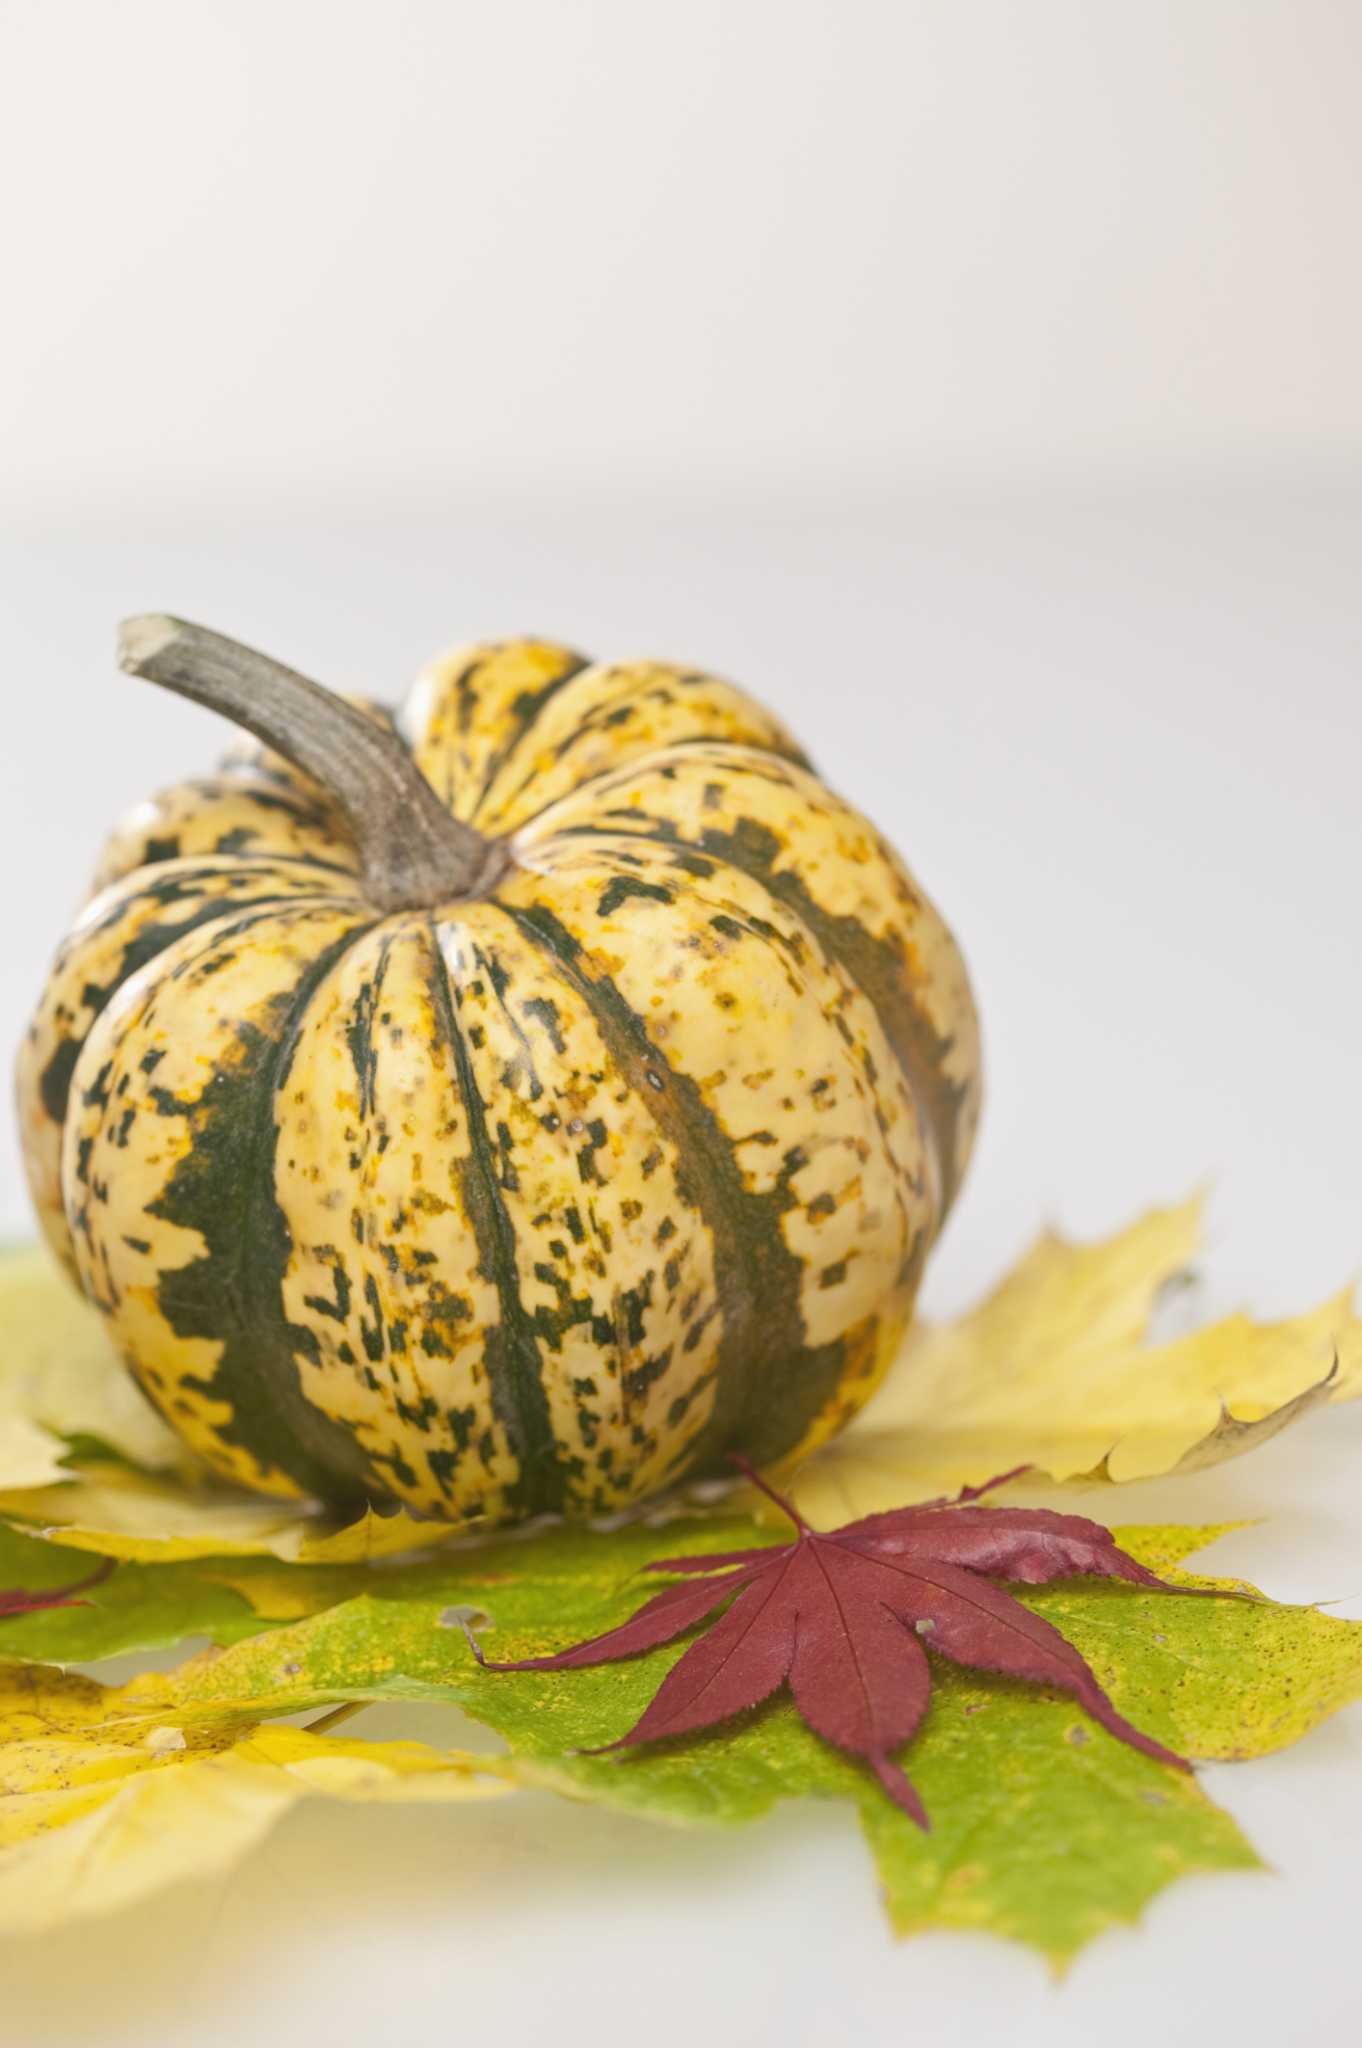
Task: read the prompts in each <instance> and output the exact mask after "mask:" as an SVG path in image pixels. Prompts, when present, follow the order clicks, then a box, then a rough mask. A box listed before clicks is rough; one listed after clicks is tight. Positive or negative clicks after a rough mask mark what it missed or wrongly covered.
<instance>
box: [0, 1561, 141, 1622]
mask: <svg viewBox="0 0 1362 2048" xmlns="http://www.w3.org/2000/svg"><path fill="white" fill-rule="evenodd" d="M113 1568H114V1560H113V1558H111V1557H106V1558H105V1559H104V1561H103V1563H102V1564H100V1565H98V1566H96V1568H95V1570H94V1571H92V1572H91V1573H90V1574H89V1575H88V1577H86V1578H83V1579H77V1580H76V1582H75V1584H74V1585H70V1586H49V1587H48V1588H47V1589H46V1590H45V1591H44V1592H41V1593H29V1592H26V1591H25V1589H24V1588H23V1587H22V1586H13V1587H10V1588H9V1589H8V1591H0V1621H14V1620H16V1619H17V1618H18V1616H19V1615H21V1614H39V1613H41V1612H42V1610H43V1609H44V1608H46V1607H88V1606H89V1605H90V1603H89V1601H88V1600H82V1599H80V1598H79V1597H78V1596H79V1595H80V1594H82V1593H87V1592H88V1591H89V1590H90V1588H91V1586H97V1585H99V1583H100V1581H101V1580H103V1579H107V1578H108V1576H109V1573H110V1572H111V1571H112V1570H113Z"/></svg>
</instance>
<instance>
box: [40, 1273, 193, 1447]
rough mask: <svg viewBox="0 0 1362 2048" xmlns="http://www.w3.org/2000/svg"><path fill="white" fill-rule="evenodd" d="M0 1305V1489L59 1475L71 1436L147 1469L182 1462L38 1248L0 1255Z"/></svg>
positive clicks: (90, 1317)
mask: <svg viewBox="0 0 1362 2048" xmlns="http://www.w3.org/2000/svg"><path fill="white" fill-rule="evenodd" d="M0 1303H3V1333H2V1339H0V1486H24V1487H29V1486H46V1485H48V1484H49V1483H50V1482H51V1481H53V1480H57V1479H62V1478H64V1477H65V1476H66V1475H65V1472H64V1470H63V1466H62V1460H63V1458H64V1457H65V1455H66V1451H67V1446H68V1439H70V1438H79V1437H94V1438H97V1439H98V1440H99V1441H100V1442H101V1443H104V1444H107V1445H108V1446H109V1448H110V1449H111V1450H115V1451H119V1452H121V1453H122V1454H123V1456H125V1457H127V1458H131V1459H132V1460H133V1461H134V1462H135V1463H136V1464H138V1465H141V1466H143V1467H145V1468H146V1469H147V1470H149V1471H168V1470H170V1469H172V1468H174V1467H175V1466H178V1465H179V1464H180V1463H181V1461H182V1460H183V1457H184V1452H183V1449H182V1447H181V1445H180V1442H179V1439H178V1438H177V1437H176V1436H175V1435H174V1434H173V1432H172V1431H171V1430H169V1429H168V1428H167V1427H166V1425H165V1423H164V1422H162V1420H161V1418H160V1416H159V1415H158V1414H157V1413H156V1410H155V1409H154V1408H153V1407H152V1406H151V1404H150V1402H149V1401H147V1400H145V1399H144V1397H143V1396H142V1395H141V1394H140V1393H139V1392H138V1390H137V1387H136V1384H135V1383H134V1381H133V1379H132V1376H131V1374H129V1373H127V1372H125V1371H124V1369H123V1367H122V1365H121V1364H120V1363H119V1360H118V1358H117V1356H116V1355H115V1353H114V1351H113V1349H112V1347H111V1345H110V1343H109V1340H108V1338H107V1336H106V1335H105V1332H104V1326H103V1324H102V1323H101V1322H100V1319H99V1317H98V1316H97V1315H96V1314H95V1312H94V1310H93V1309H91V1308H89V1307H88V1306H87V1305H86V1303H85V1302H83V1301H82V1300H81V1298H80V1296H79V1295H78V1294H77V1293H76V1290H75V1289H74V1287H72V1286H71V1285H70V1284H69V1283H68V1282H67V1281H65V1280H64V1279H63V1278H62V1276H61V1275H60V1273H59V1272H58V1271H57V1268H56V1266H55V1265H54V1263H53V1261H52V1259H51V1257H50V1256H49V1255H48V1253H47V1252H46V1251H45V1250H41V1249H39V1248H36V1247H34V1248H29V1249H25V1250H22V1251H8V1252H4V1253H0Z"/></svg>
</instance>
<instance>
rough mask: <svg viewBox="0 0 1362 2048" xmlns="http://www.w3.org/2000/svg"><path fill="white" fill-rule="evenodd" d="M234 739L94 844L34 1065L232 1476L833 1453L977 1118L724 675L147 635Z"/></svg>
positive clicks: (879, 919) (882, 875)
mask: <svg viewBox="0 0 1362 2048" xmlns="http://www.w3.org/2000/svg"><path fill="white" fill-rule="evenodd" d="M122 659H123V665H124V667H125V668H127V669H129V670H130V671H131V672H133V673H135V674H138V675H142V676H145V677H147V678H148V679H150V680H151V681H154V682H157V683H160V684H162V685H164V686H166V687H168V688H170V689H173V690H175V691H177V692H179V693H180V694H181V695H185V696H189V697H192V698H194V699H196V700H197V701H199V702H201V703H205V704H208V705H211V706H212V707H214V708H215V709H217V710H219V711H221V712H223V713H224V714H226V715H227V716H229V717H231V718H233V719H234V720H235V721H236V722H237V723H238V724H240V725H242V726H245V727H246V728H247V729H248V730H249V731H250V732H252V733H253V734H254V735H255V736H256V742H257V743H256V745H255V746H254V748H253V749H252V750H251V751H249V752H238V753H237V754H236V755H235V756H234V757H232V758H230V759H229V762H228V764H227V765H226V766H225V767H224V768H223V769H222V770H221V771H220V772H219V773H218V774H216V775H213V776H210V777H208V778H206V779H204V780H200V781H196V782H188V783H184V784H182V785H180V786H179V787H177V788H174V789H172V790H170V791H168V792H167V793H165V794H163V795H161V796H159V797H157V798H155V799H154V800H153V801H152V802H151V803H149V804H147V805H145V806H144V807H143V808H142V809H141V810H139V811H138V812H136V813H135V814H134V815H133V816H132V817H131V818H129V819H128V820H127V821H126V822H125V823H124V824H123V825H122V827H121V828H120V829H119V830H118V831H117V832H116V834H115V835H114V838H113V840H112V841H111V843H110V845H109V847H108V849H107V851H106V853H105V856H104V859H103V862H102V865H101V868H100V870H99V875H98V883H97V893H96V894H95V895H94V896H93V898H92V900H91V901H90V902H89V904H88V905H87V907H86V909H85V911H84V913H83V915H82V916H81V917H80V919H79V921H78V922H77V924H76V926H75V928H74V930H73V931H72V932H71V934H70V936H69V937H68V939H67V941H66V943H65V945H64V946H63V948H62V950H61V952H60V954H59V956H58V958H57V961H56V964H55V966H54V968H53V971H52V975H51V979H50V982H49V984H48V987H47V989H46V992H45V994H44V996H43V999H42V1002H41V1005H40V1007H39V1009H38V1012H37V1015H36V1017H35V1019H34V1022H33V1025H32V1028H31V1031H30V1033H29V1036H28V1039H27V1042H26V1044H25V1046H24V1048H23V1050H22V1053H21V1057H20V1066H19V1097H20V1105H21V1114H22V1128H23V1140H24V1147H25V1154H26V1159H27V1164H28V1170H29V1174H30V1179H31V1185H32V1190H33V1195H34V1199H35V1202H36V1205H37V1207H38V1210H39V1212H40V1214H41V1216H42V1220H43V1223H44V1226H45V1228H46V1230H47V1233H48V1235H49V1237H50V1240H51V1242H52V1244H53V1246H54V1247H55V1249H56V1251H57V1253H58V1255H59V1256H60V1257H61V1258H62V1259H63V1260H64V1261H65V1263H66V1264H67V1266H68V1267H69V1268H70V1270H71V1271H72V1272H73V1274H74V1275H75V1277H76V1279H77V1281H78V1283H79V1285H80V1287H81V1288H82V1289H83V1290H84V1292H85V1293H86V1295H88V1297H89V1298H90V1300H91V1301H93V1302H94V1303H96V1304H97V1306H98V1307H99V1309H100V1310H101V1311H102V1313H103V1315H104V1316H105V1318H106V1319H107V1322H108V1327H109V1329H110V1331H111V1333H112V1335H113V1338H114V1340H115V1342H116V1344H117V1346H118V1348H119V1350H120V1351H121V1352H122V1354H123V1356H124V1357H125V1358H126V1360H127V1362H128V1364H129V1366H130V1367H131V1369H132V1371H133V1372H134V1373H135V1375H136V1377H137V1379H138V1380H139V1382H140V1383H141V1385H142V1387H143V1388H144V1390H145V1391H146V1393H147V1394H148V1395H149V1396H150V1398H151V1400H152V1401H153V1402H154V1403H155V1405H156V1407H157V1408H158V1409H159V1410H160V1412H161V1413H162V1415H163V1416H164V1417H165V1418H166V1420H167V1421H168V1422H169V1423H170V1424H171V1425H172V1427H173V1428H174V1429H175V1430H176V1431H177V1432H178V1433H179V1434H180V1435H181V1437H182V1438H183V1439H184V1440H185V1441H186V1442H187V1443H188V1444H189V1445H190V1446H191V1447H192V1449H193V1450H194V1451H195V1452H197V1453H198V1454H199V1455H200V1456H201V1457H202V1458H203V1459H205V1460H206V1461H207V1462H208V1464H209V1465H210V1466H212V1467H213V1468H214V1469H215V1470H216V1471H217V1472H219V1473H220V1474H222V1475H224V1476H225V1477H227V1478H228V1479H230V1480H233V1481H236V1482H239V1483H241V1484H242V1485H244V1486H247V1487H250V1488H254V1489H258V1490H260V1491H263V1492H266V1493H273V1494H279V1495H294V1496H296V1495H313V1496H317V1497H319V1498H321V1499H323V1500H325V1501H327V1502H329V1503H331V1504H333V1505H335V1506H338V1507H346V1506H349V1505H351V1504H355V1503H358V1502H360V1501H362V1500H364V1499H394V1498H395V1499H398V1500H400V1501H402V1502H404V1503H405V1504H406V1505H408V1506H409V1507H411V1508H412V1509H414V1510H416V1511H418V1512H421V1511H424V1512H426V1513H429V1514H431V1515H433V1516H439V1517H442V1518H444V1519H446V1520H449V1521H452V1522H454V1523H456V1524H460V1525H467V1524H473V1523H484V1524H495V1523H501V1522H508V1521H512V1520H515V1519H517V1518H520V1517H524V1516H527V1515H532V1514H536V1513H540V1512H544V1511H560V1512H563V1513H566V1514H569V1515H578V1516H584V1515H595V1514H599V1513H604V1512H610V1511H614V1510H617V1509H619V1508H622V1507H628V1506H630V1505H632V1504H635V1503H637V1502H639V1501H641V1500H644V1499H647V1498H648V1497H650V1496H652V1495H654V1494H656V1493H658V1492H659V1491H660V1490H662V1489H664V1488H666V1487H668V1486H670V1485H672V1484H673V1483H675V1482H676V1481H678V1480H679V1479H682V1478H692V1477H703V1476H706V1475H711V1476H712V1475H717V1474H722V1473H723V1472H725V1470H726V1469H728V1457H729V1454H730V1453H731V1452H733V1451H735V1450H740V1451H742V1452H744V1453H745V1454H746V1455H747V1456H749V1457H750V1458H752V1459H753V1460H755V1461H757V1462H758V1463H771V1462H773V1461H776V1460H779V1459H781V1458H782V1457H784V1456H786V1455H787V1454H790V1453H792V1452H795V1451H796V1450H799V1449H801V1448H804V1447H808V1446H811V1445H812V1444H814V1443H816V1442H817V1441H819V1440H821V1439H822V1438H823V1437H824V1436H826V1435H827V1434H828V1433H830V1432H831V1431H833V1430H834V1429H836V1428H837V1427H838V1426H839V1425H840V1424H841V1423H843V1422H844V1421H845V1420H846V1419H847V1418H848V1417H849V1416H850V1415H851V1414H852V1412H853V1411H854V1410H855V1409H856V1408H857V1407H858V1406H859V1405H860V1404H861V1403H862V1402H863V1401H864V1400H865V1399H866V1397H867V1395H868V1394H869V1393H870V1392H871V1391H872V1390H873V1388H874V1386H875V1384H876V1381H877V1379H878V1377H879V1375H880V1373H881V1372H882V1370H883V1368H884V1366H885V1365H886V1363H887V1361H888V1359H889V1356H890V1354H891V1353H892V1351H893V1349H894V1347H895V1345H896V1343H897V1342H898V1339H899V1337H900V1335H901V1333H902V1330H903V1328H904V1326H905V1323H906V1321H907V1319H908V1316H909V1314H910V1312H911V1309H912V1304H913V1297H914V1294H915V1291H916V1289H917V1286H918V1281H919V1278H920V1275H921V1272H922V1268H923V1263H924V1260H925V1258H926V1255H927V1252H928V1250H929V1248H930V1247H931V1245H932V1243H933V1241H934V1239H935V1238H936V1236H937V1233H938V1231H939V1230H940V1227H941V1223H942V1220H943V1217H944V1216H945V1214H946V1211H947V1209H948V1208H949V1206H950V1203H951V1200H952V1198H953V1196H954V1194H955V1191H956V1187H957V1185H958V1183H959V1180H960V1176H961V1173H962V1171H963V1169H964V1165H965V1161H966V1158H967V1155H968V1152H969V1148H970V1142H971V1138H972V1134H973V1129H974V1123H975V1117H976V1111H977V1102H978V1077H979V1063H978V1038H977V1030H976V1022H975V1015H974V1009H973V1004H972V1001H971V997H970V991H969V986H968V983H967V980H966V976H965V972H964V968H963V966H962V963H961V960H960V956H959V954H958V952H957V950H956V947H955V944H954V942H953V940H952V938H951V936H950V934H949V932H948V931H947V930H946V927H945V926H944V924H943V923H942V922H941V919H940V918H939V917H938V915H937V914H936V912H935V911H934V910H933V909H932V907H931V905H930V904H929V903H928V902H927V901H926V900H925V898H924V897H923V896H922V894H921V893H920V891H919V890H918V888H917V887H916V885H915V884H914V882H913V881H912V880H911V879H910V878H909V876H908V874H907V873H906V872H905V870H904V868H903V867H902V866H901V864H900V863H899V861H898V859H897V857H896V856H895V854H894V853H893V852H892V850H891V849H890V848H889V847H888V846H887V845H886V844H885V842H884V841H883V840H882V839H881V838H879V837H878V835H877V834H876V833H875V831H874V830H873V829H872V828H871V826H870V825H868V824H867V823H866V822H865V820H864V819H862V818H860V817H859V816H857V814H856V813H855V812H854V811H853V810H851V809H849V808H848V807H847V805H846V804H844V803H842V802H841V801H840V800H839V799H838V798H836V797H835V796H833V795H831V794H830V793H829V791H828V790H827V789H826V788H825V787H824V785H823V784H822V783H821V782H820V781H819V780H818V778H817V777H816V776H815V775H814V773H813V772H812V771H811V769H810V768H809V766H808V764H807V762H806V761H805V760H804V757H803V756H802V755H801V753H800V751H799V749H798V747H797V746H796V745H795V743H794V741H793V740H792V739H791V738H790V736H789V735H788V733H786V732H785V731H784V729H783V728H782V727H781V726H780V724H779V723H778V722H777V721H776V720H775V719H774V718H773V717H771V716H770V714H769V713H768V712H766V711H764V710H762V709H761V707H760V706H759V705H757V704H756V703H754V702H753V701H752V700H751V699H750V698H748V697H746V696H744V695H742V694H741V693H740V692H739V691H737V690H736V689H734V688H732V687H731V686H730V685H728V684H726V683H723V682H720V681H718V680H716V679H715V678H714V677H712V676H708V675H702V674H696V673H693V672H691V671H688V670H684V669H678V668H670V667H666V666H663V665H661V664H657V663H645V662H631V663H627V664H623V665H619V666H609V665H598V664H594V663H588V662H586V661H585V660H583V659H582V657H581V656H580V655H577V654H574V653H572V652H570V651H569V650H568V649H567V648H564V647H558V646H553V645H550V644H548V643H546V642H543V641H539V640H515V641H509V642H504V643H500V644H496V645H486V646H479V647H473V648H468V649H464V650H462V651H460V652H458V653H455V654H451V655H447V656H445V657H444V658H443V659H441V660H439V661H437V662H435V663H434V664H433V666H432V667H431V668H430V669H429V670H428V671H427V672H426V673H425V674H424V675H423V677H422V678H421V679H420V681H419V682H418V684H417V686H416V689H415V691H414V692H413V694H412V696H411V697H410V699H409V700H408V702H407V704H406V706H405V708H404V709H403V711H402V712H401V714H400V715H399V716H398V717H397V718H396V719H394V718H392V717H391V716H389V715H388V714H387V713H385V712H384V711H382V710H380V709H378V708H377V707H376V706H374V705H369V704H354V703H350V702H348V701H346V700H343V699H340V698H337V697H335V696H332V695H330V694H328V693H327V692H325V691H323V690H321V689H319V688H318V687H317V685H315V684H312V683H309V682H307V681H305V680H304V679H303V678H302V677H300V676H297V675H295V674H293V673H292V672H291V671H289V670H286V669H282V668H280V667H279V666H278V665H277V664H275V663H272V662H269V661H267V660H266V659H265V658H264V657H263V656H260V655H256V654H253V653H252V652H250V651H249V650H247V649H244V648H241V647H239V646H238V645H237V644H236V643H235V642H232V641H227V640H224V639H222V638H221V637H220V636H218V635H215V634H209V633H207V632H205V631H204V630H203V629H201V628H198V627H190V626H186V625H184V624H182V623H181V622H177V621H172V620H166V619H140V620H134V621H130V622H129V623H128V625H127V626H126V627H125V628H124V640H123V654H122Z"/></svg>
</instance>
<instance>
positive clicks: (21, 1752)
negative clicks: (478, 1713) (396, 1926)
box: [0, 1664, 523, 1934]
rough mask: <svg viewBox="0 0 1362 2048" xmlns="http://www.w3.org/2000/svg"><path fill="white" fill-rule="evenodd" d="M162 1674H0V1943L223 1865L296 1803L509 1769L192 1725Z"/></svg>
mask: <svg viewBox="0 0 1362 2048" xmlns="http://www.w3.org/2000/svg"><path fill="white" fill-rule="evenodd" d="M189 1707H190V1702H189V1701H188V1700H187V1699H186V1698H185V1697H184V1696H183V1694H182V1693H180V1692H178V1691H177V1690H176V1688H175V1686H174V1684H173V1683H172V1682H171V1681H170V1680H163V1679H158V1678H156V1677H154V1676H152V1677H148V1678H142V1679H137V1680H134V1681H133V1683H132V1685H130V1686H128V1687H126V1688H115V1687H106V1686H102V1685H96V1684H95V1683H94V1682H93V1681H92V1680H90V1679H86V1678H79V1677H75V1676H73V1675H71V1674H69V1673H66V1672H62V1671H58V1670H55V1669H53V1668H52V1667H50V1666H47V1665H18V1664H16V1665H0V1933H15V1934H19V1933H22V1934H32V1933H38V1932H40V1931H41V1930H43V1929H45V1928H48V1927H52V1926H55V1925H58V1924H60V1923H62V1922H64V1921H67V1920H71V1919H78V1918H83V1917H86V1916H88V1915H91V1914H95V1913H106V1912H113V1911H115V1910H116V1909H118V1908H119V1907H122V1906H128V1905H133V1904H135V1903H137V1902H138V1901H139V1900H141V1899H143V1898H146V1897H147V1896H148V1895H149V1894H150V1893H152V1892H154V1891H158V1890H160V1889H161V1888H162V1887H163V1886H165V1885H167V1884H171V1883H174V1882H176V1881H178V1880H180V1879H183V1878H188V1877H200V1876H209V1875H212V1874H213V1873H215V1872H217V1871H221V1870H224V1869H226V1868H227V1867H228V1866H229V1865H231V1864H232V1863H235V1862H236V1861H237V1860H238V1859H239V1858H240V1857H242V1856H244V1855H245V1854H246V1853H247V1851H248V1850H250V1849H251V1848H253V1847H254V1845H255V1844H256V1843H257V1842H258V1841H260V1840H261V1838H262V1837H263V1836H264V1835H265V1834H266V1833H267V1832H268V1830H269V1829H270V1828H271V1827H273V1825H274V1823H275V1822H276V1821H277V1820H278V1819H279V1818H280V1817H281V1815H283V1814H284V1813H286V1812H287V1811H288V1809H289V1808H290V1807H291V1806H294V1805H296V1804H297V1802H298V1801H299V1800H301V1799H306V1798H309V1797H316V1796H322V1797H325V1798H329V1799H346V1800H384V1801H392V1800H408V1801H410V1800H427V1801H429V1800H465V1799H482V1798H495V1797H497V1796H498V1795H499V1794H502V1793H505V1792H510V1791H513V1790H514V1789H515V1778H516V1776H517V1775H522V1774H523V1773H521V1772H520V1771H519V1769H518V1767H517V1766H514V1765H512V1764H510V1763H508V1762H507V1761H506V1760H504V1759H501V1758H497V1757H482V1756H469V1755H464V1754H462V1753H459V1752H448V1753H441V1752H439V1751H436V1750H433V1749H429V1748H427V1747H426V1746H425V1745H424V1744H423V1743H419V1742H364V1741H350V1740H346V1739H344V1738H340V1737H335V1736H329V1735H324V1734H319V1733H316V1732H314V1731H312V1730H310V1729H307V1728H293V1727H287V1726H282V1727H281V1726H270V1727H264V1726H261V1725H259V1724H258V1723H257V1722H255V1721H252V1720H249V1719H243V1718H242V1715H241V1712H240V1710H239V1709H238V1710H237V1711H235V1712H233V1713H224V1712H221V1711H219V1712H218V1713H216V1714H209V1715H205V1714H203V1713H202V1712H198V1713H195V1712H193V1711H187V1709H188V1708H189Z"/></svg>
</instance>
